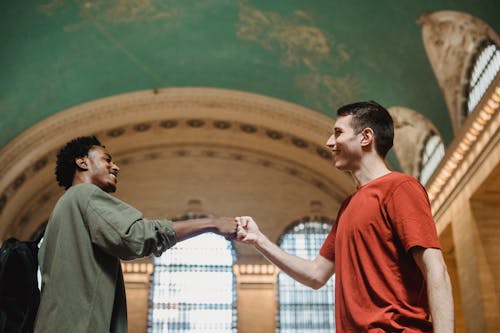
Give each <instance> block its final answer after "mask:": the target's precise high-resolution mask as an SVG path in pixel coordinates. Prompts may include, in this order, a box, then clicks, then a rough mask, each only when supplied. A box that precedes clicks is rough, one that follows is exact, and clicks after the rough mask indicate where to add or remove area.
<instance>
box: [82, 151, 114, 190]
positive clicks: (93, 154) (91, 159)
mask: <svg viewBox="0 0 500 333" xmlns="http://www.w3.org/2000/svg"><path fill="white" fill-rule="evenodd" d="M87 158H88V170H87V172H89V176H90V180H91V183H92V184H94V185H97V186H98V187H100V188H101V189H102V190H103V191H105V192H108V193H112V192H115V191H116V183H117V182H118V171H120V168H118V166H117V165H116V164H115V163H114V162H113V161H112V160H111V155H110V154H109V152H108V151H107V149H106V148H104V147H100V146H94V147H92V148H91V149H90V150H89V153H88V155H87Z"/></svg>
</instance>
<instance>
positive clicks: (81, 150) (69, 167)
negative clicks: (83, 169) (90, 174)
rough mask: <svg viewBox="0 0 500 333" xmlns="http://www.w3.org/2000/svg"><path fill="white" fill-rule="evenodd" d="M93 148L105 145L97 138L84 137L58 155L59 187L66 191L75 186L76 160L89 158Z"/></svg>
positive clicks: (70, 144)
mask: <svg viewBox="0 0 500 333" xmlns="http://www.w3.org/2000/svg"><path fill="white" fill-rule="evenodd" d="M93 146H101V147H103V145H102V144H101V143H100V142H99V140H98V139H97V138H96V137H95V136H82V137H79V138H76V139H73V140H71V141H70V142H68V143H67V144H66V146H64V148H62V149H61V150H60V151H59V153H58V154H57V162H56V172H55V174H56V179H57V183H58V184H59V186H62V187H64V188H65V189H66V190H67V189H68V188H70V187H71V185H72V184H73V178H74V177H75V172H76V170H77V168H78V166H77V165H76V162H75V160H76V159H77V158H79V157H84V156H87V154H88V153H89V150H90V149H91V148H92V147H93Z"/></svg>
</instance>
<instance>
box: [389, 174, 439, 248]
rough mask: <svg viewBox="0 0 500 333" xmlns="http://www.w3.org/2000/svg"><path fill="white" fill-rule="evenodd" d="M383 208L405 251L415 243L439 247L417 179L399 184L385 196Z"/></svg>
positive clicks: (422, 245) (424, 196) (424, 246)
mask: <svg viewBox="0 0 500 333" xmlns="http://www.w3.org/2000/svg"><path fill="white" fill-rule="evenodd" d="M387 210H388V214H389V217H390V220H391V223H392V225H393V228H394V229H395V231H396V234H397V236H398V237H399V240H400V241H401V243H402V245H403V247H404V249H405V250H406V251H407V252H408V251H409V250H410V249H411V248H412V247H415V246H421V247H423V248H438V249H439V248H440V244H439V239H438V235H437V230H436V225H435V222H434V219H433V218H432V213H431V207H430V203H429V199H428V197H427V192H426V191H425V189H424V187H423V186H422V185H421V184H420V183H418V181H417V180H407V181H404V182H403V183H401V184H399V185H398V186H397V187H396V189H395V190H394V191H393V193H392V195H391V196H390V197H389V200H388V202H387Z"/></svg>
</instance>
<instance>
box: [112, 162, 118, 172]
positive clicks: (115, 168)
mask: <svg viewBox="0 0 500 333" xmlns="http://www.w3.org/2000/svg"><path fill="white" fill-rule="evenodd" d="M111 168H112V169H113V170H116V171H120V168H119V167H118V165H116V163H114V162H113V165H112V167H111Z"/></svg>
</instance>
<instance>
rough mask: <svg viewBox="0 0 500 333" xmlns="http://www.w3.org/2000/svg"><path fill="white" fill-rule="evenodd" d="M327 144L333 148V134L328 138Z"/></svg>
mask: <svg viewBox="0 0 500 333" xmlns="http://www.w3.org/2000/svg"><path fill="white" fill-rule="evenodd" d="M326 145H327V146H328V147H330V148H333V146H335V137H334V136H333V135H331V136H330V137H329V138H328V141H326Z"/></svg>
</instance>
